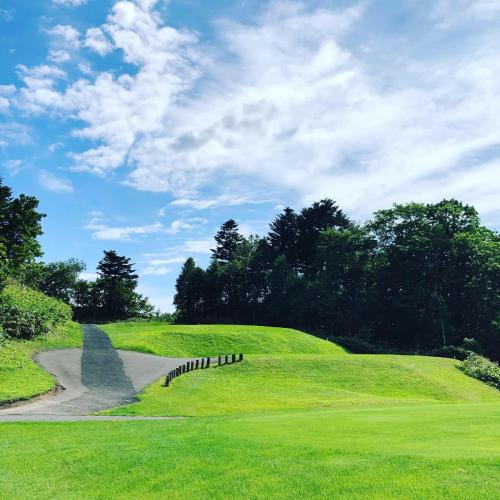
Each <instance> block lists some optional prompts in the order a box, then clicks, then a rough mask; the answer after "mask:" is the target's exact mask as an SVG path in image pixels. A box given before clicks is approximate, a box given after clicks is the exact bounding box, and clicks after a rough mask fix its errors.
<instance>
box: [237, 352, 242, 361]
mask: <svg viewBox="0 0 500 500" xmlns="http://www.w3.org/2000/svg"><path fill="white" fill-rule="evenodd" d="M238 361H243V353H242V352H240V359H239V360H238Z"/></svg>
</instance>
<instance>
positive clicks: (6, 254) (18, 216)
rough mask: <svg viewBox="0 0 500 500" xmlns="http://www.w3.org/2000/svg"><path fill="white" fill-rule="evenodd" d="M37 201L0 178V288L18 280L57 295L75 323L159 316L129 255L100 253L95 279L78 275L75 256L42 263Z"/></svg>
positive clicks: (81, 265) (82, 267)
mask: <svg viewBox="0 0 500 500" xmlns="http://www.w3.org/2000/svg"><path fill="white" fill-rule="evenodd" d="M38 205H39V202H38V200H37V199H36V198H35V197H33V196H26V195H24V194H21V195H19V196H18V197H14V196H13V193H12V189H11V188H10V187H8V186H6V185H4V184H3V180H2V178H1V177H0V292H1V290H2V287H3V286H4V285H5V283H7V282H9V281H15V282H16V283H18V284H21V285H24V286H27V287H29V288H31V289H34V290H37V291H39V292H42V293H43V294H45V295H47V296H49V297H54V298H56V299H59V300H61V301H63V302H65V303H67V304H70V305H71V306H72V307H73V314H74V317H75V319H77V320H79V321H91V322H99V321H117V320H124V319H128V318H132V317H145V318H151V317H157V318H161V317H162V316H161V315H160V313H159V312H155V311H154V308H153V307H152V306H151V304H150V303H149V301H148V299H147V298H145V297H143V296H142V295H140V294H139V293H137V291H136V289H137V280H138V275H137V274H136V272H135V270H134V268H133V264H132V263H131V261H130V259H129V258H127V257H124V256H121V255H118V254H117V253H116V252H115V251H114V250H109V251H104V256H103V257H102V259H101V260H100V262H99V264H98V266H97V276H98V277H97V278H96V279H95V280H91V281H89V280H84V279H81V277H80V275H81V273H82V272H83V271H85V264H84V263H83V262H82V261H79V260H77V259H69V260H67V261H60V262H50V263H45V262H43V261H41V260H39V259H40V258H41V257H42V256H43V251H42V248H41V246H40V242H39V241H38V237H39V236H41V235H42V234H43V231H42V220H43V219H44V217H45V214H43V213H41V212H39V211H38Z"/></svg>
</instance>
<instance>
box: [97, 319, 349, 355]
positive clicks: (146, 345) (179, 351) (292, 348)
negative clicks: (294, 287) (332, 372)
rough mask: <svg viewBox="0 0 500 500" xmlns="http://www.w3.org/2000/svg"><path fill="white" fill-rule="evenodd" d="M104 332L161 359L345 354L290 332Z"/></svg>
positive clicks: (155, 326) (150, 327)
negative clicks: (243, 355) (250, 355)
mask: <svg viewBox="0 0 500 500" xmlns="http://www.w3.org/2000/svg"><path fill="white" fill-rule="evenodd" d="M101 328H102V329H103V330H104V331H105V332H106V333H107V334H108V335H109V337H110V339H111V342H112V343H113V345H114V347H116V348H117V349H129V350H133V351H141V352H145V353H151V354H157V355H160V356H171V357H185V356H217V355H218V354H231V353H238V352H243V353H245V354H279V353H283V354H284V353H290V354H292V353H293V354H342V353H344V352H345V351H344V349H342V348H341V347H339V346H338V345H336V344H333V343H331V342H327V341H326V340H321V339H318V338H316V337H313V336H311V335H308V334H306V333H304V332H300V331H298V330H292V329H290V328H272V327H267V326H242V325H167V324H165V323H112V324H109V325H103V326H101Z"/></svg>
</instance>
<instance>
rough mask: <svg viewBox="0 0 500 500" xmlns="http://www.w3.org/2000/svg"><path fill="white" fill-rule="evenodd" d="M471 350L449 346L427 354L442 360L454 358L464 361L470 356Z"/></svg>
mask: <svg viewBox="0 0 500 500" xmlns="http://www.w3.org/2000/svg"><path fill="white" fill-rule="evenodd" d="M470 353H471V351H470V350H467V349H464V348H463V347H458V346H456V345H449V346H446V347H440V348H438V349H433V350H432V351H429V352H427V353H426V354H427V355H428V356H438V357H440V358H453V359H459V360H460V361H463V360H464V359H465V358H466V357H467V356H468V355H469V354H470Z"/></svg>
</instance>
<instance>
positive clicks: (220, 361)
mask: <svg viewBox="0 0 500 500" xmlns="http://www.w3.org/2000/svg"><path fill="white" fill-rule="evenodd" d="M220 365H222V356H219V366H220Z"/></svg>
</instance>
